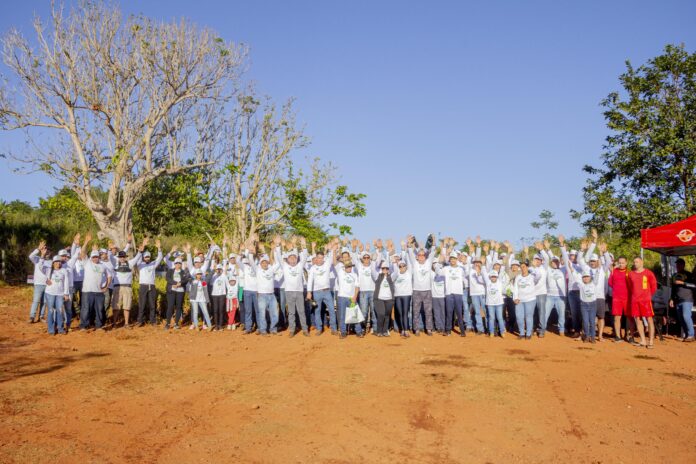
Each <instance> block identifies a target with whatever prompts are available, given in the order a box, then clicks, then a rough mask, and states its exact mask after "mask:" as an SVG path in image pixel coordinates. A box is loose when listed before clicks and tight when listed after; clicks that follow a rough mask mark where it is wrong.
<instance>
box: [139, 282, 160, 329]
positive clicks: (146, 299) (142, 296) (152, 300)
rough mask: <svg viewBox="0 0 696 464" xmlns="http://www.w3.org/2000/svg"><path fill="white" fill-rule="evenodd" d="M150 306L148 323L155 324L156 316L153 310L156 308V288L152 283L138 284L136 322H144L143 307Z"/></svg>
mask: <svg viewBox="0 0 696 464" xmlns="http://www.w3.org/2000/svg"><path fill="white" fill-rule="evenodd" d="M146 306H149V308H150V324H153V325H154V324H156V323H157V318H156V317H155V311H156V309H157V289H156V288H155V286H154V285H143V284H140V286H139V287H138V323H139V324H143V323H144V322H145V307H146Z"/></svg>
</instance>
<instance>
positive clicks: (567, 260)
mask: <svg viewBox="0 0 696 464" xmlns="http://www.w3.org/2000/svg"><path fill="white" fill-rule="evenodd" d="M558 240H559V242H560V243H561V255H562V256H563V271H564V272H565V273H566V275H568V273H569V271H568V269H567V268H568V267H571V266H572V268H573V272H575V273H576V274H582V267H580V265H579V264H578V262H577V256H578V252H577V251H576V250H570V252H566V248H565V243H564V238H563V236H562V235H559V236H558ZM579 281H580V279H576V280H574V281H572V282H571V281H570V280H569V281H568V306H569V307H570V320H571V323H572V326H571V327H572V331H573V334H572V337H573V338H575V339H577V338H580V329H581V328H582V314H581V308H580V286H579V283H578V282H579Z"/></svg>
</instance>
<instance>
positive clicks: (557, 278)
mask: <svg viewBox="0 0 696 464" xmlns="http://www.w3.org/2000/svg"><path fill="white" fill-rule="evenodd" d="M560 265H561V260H560V259H559V258H558V257H556V256H552V257H551V259H550V261H549V268H548V270H547V272H546V289H547V292H548V293H547V294H546V310H545V311H544V315H545V316H546V317H545V320H544V322H543V325H542V329H543V330H544V331H546V329H547V327H548V323H549V317H551V313H552V312H553V310H554V309H555V310H556V314H557V316H558V335H560V336H563V335H564V334H565V309H566V305H565V300H566V295H567V293H568V290H567V285H566V276H565V274H564V273H563V271H561V269H560ZM541 322H542V321H541V320H540V321H539V323H540V324H541Z"/></svg>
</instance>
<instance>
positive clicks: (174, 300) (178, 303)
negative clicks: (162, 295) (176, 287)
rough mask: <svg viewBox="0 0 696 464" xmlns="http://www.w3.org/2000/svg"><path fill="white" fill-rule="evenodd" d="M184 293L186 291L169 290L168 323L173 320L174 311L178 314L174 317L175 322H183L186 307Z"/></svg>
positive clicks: (177, 323)
mask: <svg viewBox="0 0 696 464" xmlns="http://www.w3.org/2000/svg"><path fill="white" fill-rule="evenodd" d="M184 295H185V292H171V291H169V292H167V325H169V322H170V321H171V320H172V313H174V311H176V313H175V314H176V316H175V317H174V322H175V323H176V325H179V322H181V317H182V313H183V308H184Z"/></svg>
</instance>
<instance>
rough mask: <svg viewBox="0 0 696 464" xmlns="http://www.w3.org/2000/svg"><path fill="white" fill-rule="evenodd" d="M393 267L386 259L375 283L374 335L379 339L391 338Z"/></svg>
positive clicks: (393, 289)
mask: <svg viewBox="0 0 696 464" xmlns="http://www.w3.org/2000/svg"><path fill="white" fill-rule="evenodd" d="M390 274H391V266H390V265H389V261H387V260H386V259H385V260H383V261H382V264H380V274H379V276H377V281H376V282H375V313H376V315H377V326H376V328H375V332H374V334H375V335H376V336H378V337H388V336H389V320H390V318H391V313H392V308H393V307H394V293H395V288H394V281H393V280H392V278H391V275H390Z"/></svg>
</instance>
